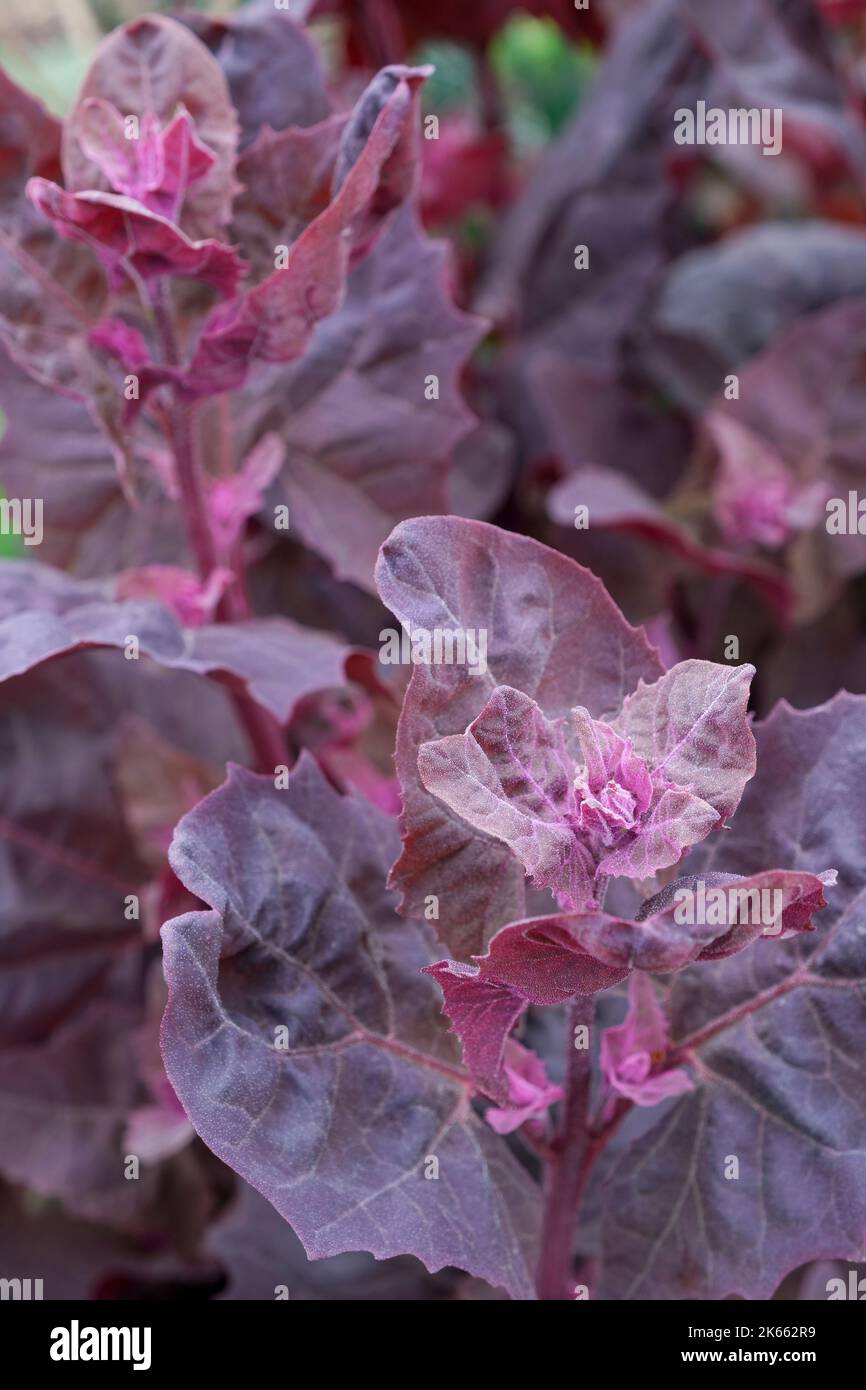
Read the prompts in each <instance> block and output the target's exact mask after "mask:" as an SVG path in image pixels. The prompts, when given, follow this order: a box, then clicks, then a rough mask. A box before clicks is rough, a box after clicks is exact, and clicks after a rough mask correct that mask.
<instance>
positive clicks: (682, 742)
mask: <svg viewBox="0 0 866 1390" xmlns="http://www.w3.org/2000/svg"><path fill="white" fill-rule="evenodd" d="M754 674H755V668H754V666H722V665H719V664H718V663H716V662H712V661H681V662H679V664H678V665H676V666H675V667H674V668H673V670H671V671H666V672H665V674H664V675H663V676H662V677H661V679H660V680H658V681H655V682H654V683H653V684H652V685H648V684H647V683H646V682H645V681H643V680H641V681H640V683H639V685H638V688H637V690H635V691H634V693H633V694H630V695H628V696H627V697H626V700H625V703H624V704H623V708H622V712H621V713H620V714H619V715H617V718H616V719H615V720H614V728H615V729H616V730H617V732H618V733H620V734H622V735H623V736H624V737H626V738H630V739H631V741H632V745H633V747H634V750H635V752H636V753H638V754H640V756H641V757H643V758H645V759H646V761H647V763H648V764H649V765H650V766H651V767H653V768H654V769H655V770H656V771H658V772H663V773H664V775H665V776H666V777H667V778H668V779H669V780H670V781H671V782H675V783H676V784H677V785H678V786H679V787H687V788H688V789H689V790H690V791H692V792H694V793H695V795H696V796H699V797H701V798H702V800H704V801H705V802H707V803H709V805H710V806H712V807H713V809H714V810H715V811H716V812H717V813H718V816H719V820H720V821H724V820H726V819H727V818H728V817H729V816H732V815H733V813H734V811H735V810H736V809H737V806H738V805H739V802H740V797H741V796H742V794H743V788H744V787H745V785H746V783H747V781H748V780H749V778H750V777H752V776H753V775H754V772H755V738H754V735H753V733H752V731H751V729H750V728H749V723H748V720H747V718H746V706H747V704H748V700H749V686H750V684H751V680H752V677H753V676H754Z"/></svg>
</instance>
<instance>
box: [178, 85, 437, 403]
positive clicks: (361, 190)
mask: <svg viewBox="0 0 866 1390" xmlns="http://www.w3.org/2000/svg"><path fill="white" fill-rule="evenodd" d="M428 73H429V69H427V68H393V69H391V68H388V69H385V70H384V71H383V73H381V74H379V77H378V78H375V79H374V81H373V83H372V84H371V88H372V96H373V110H374V111H375V113H376V114H375V119H374V121H373V124H372V126H371V127H370V128H369V130H367V129H366V127H365V125H364V122H365V121H366V119H367V118H368V116H369V115H371V114H372V112H371V110H370V108H369V106H368V104H367V103H368V100H369V99H370V89H368V92H367V93H366V94H365V95H364V96H362V98H361V101H360V103H359V105H358V108H356V111H355V112H354V113H353V116H352V117H351V118H350V120H349V123H348V125H347V127H346V130H345V131H344V134H343V151H344V152H345V160H344V161H343V163H341V160H340V157H338V167H339V169H340V170H341V172H342V180H341V181H337V180H335V187H334V196H333V199H332V201H331V203H330V204H329V205H328V207H327V208H326V209H325V210H324V212H322V213H320V214H319V216H318V217H317V218H316V219H315V220H314V221H313V222H311V223H310V225H309V226H308V227H307V228H306V229H305V230H304V231H303V232H302V233H301V235H300V236H299V238H298V240H297V241H296V242H295V243H294V245H293V246H292V247H291V248H290V254H289V264H288V265H287V266H286V267H285V268H283V269H280V270H275V271H273V272H272V273H271V274H270V275H269V276H268V277H267V279H265V280H263V281H262V283H261V284H260V285H257V286H256V287H255V289H252V290H249V291H248V292H247V293H246V294H245V295H243V296H242V298H241V299H240V300H239V301H238V302H237V303H236V304H235V305H232V306H227V307H226V308H224V309H221V310H217V311H216V312H215V314H214V315H213V316H212V318H211V320H210V323H209V325H205V330H204V333H203V335H202V338H201V341H200V342H199V345H198V347H197V349H196V352H195V355H194V357H193V360H192V363H191V365H190V368H189V371H188V376H187V385H188V389H189V391H190V392H191V393H192V394H194V395H199V394H200V395H210V394H213V393H215V392H216V393H218V392H221V391H227V390H231V389H234V388H236V387H238V386H240V385H242V384H243V381H244V379H245V377H246V373H247V370H248V368H249V367H250V365H251V364H252V363H253V362H254V361H260V362H290V361H292V359H293V358H295V357H299V356H300V354H301V353H302V352H303V351H304V349H305V347H306V346H307V343H308V342H309V339H310V335H311V333H312V331H313V328H314V327H315V325H316V324H317V323H318V322H319V320H320V319H324V318H327V317H328V315H329V314H332V313H333V312H334V310H335V309H337V308H339V306H340V304H341V303H342V300H343V297H344V295H345V291H346V275H347V272H348V270H349V267H350V265H351V261H352V256H353V253H355V252H356V251H357V250H358V249H359V247H358V242H359V238H363V239H364V240H365V241H366V240H368V239H369V235H370V232H369V227H368V226H367V224H368V222H369V220H370V218H371V217H373V218H374V219H375V218H376V217H377V216H378V217H381V216H382V215H383V214H384V213H385V212H387V211H389V210H390V209H391V208H392V207H393V206H394V205H395V203H396V201H398V200H399V198H400V197H405V195H406V194H407V193H408V191H409V180H410V174H411V170H412V168H413V167H414V165H413V162H412V161H411V160H410V159H409V156H408V153H407V147H408V146H409V144H410V142H414V140H415V138H416V137H415V131H414V126H415V116H416V93H417V90H418V88H419V86H420V84H421V83H422V82H423V81H424V79H425V77H427V76H428ZM383 80H384V82H385V86H384V87H382V85H381V84H382V81H383ZM361 130H364V133H365V134H366V136H367V138H366V139H365V140H363V143H362V141H361V136H360V132H361ZM412 147H413V148H414V144H413V145H412Z"/></svg>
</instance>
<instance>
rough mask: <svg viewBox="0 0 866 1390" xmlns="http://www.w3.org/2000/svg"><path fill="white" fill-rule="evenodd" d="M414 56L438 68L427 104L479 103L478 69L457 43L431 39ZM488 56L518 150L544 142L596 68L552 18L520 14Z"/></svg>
mask: <svg viewBox="0 0 866 1390" xmlns="http://www.w3.org/2000/svg"><path fill="white" fill-rule="evenodd" d="M414 59H415V60H416V61H418V62H423V63H432V64H433V65H434V67H435V69H436V71H435V73H434V75H433V77H432V78H431V79H430V81H429V82H428V83H427V85H426V87H425V107H426V109H427V110H428V111H435V112H436V113H437V114H440V115H442V114H446V115H447V114H448V113H449V112H456V111H458V110H461V109H462V110H466V109H469V110H471V109H472V108H473V107H477V104H478V99H479V87H480V83H479V74H478V69H477V63H476V60H475V58H474V57H473V55H472V54H471V53H470V51H469V50H468V49H466V48H463V47H461V46H460V45H459V44H455V43H447V42H444V41H443V42H430V43H426V44H424V45H422V47H421V48H420V50H419V51H418V53H417V54H416V55H414ZM488 61H489V64H490V68H491V70H492V73H493V76H494V77H495V80H496V83H497V85H498V87H499V92H500V97H501V101H502V106H503V113H504V118H505V122H506V125H507V127H508V129H509V132H510V134H511V137H512V140H513V142H514V145H515V147H516V149H517V150H518V152H520V153H526V152H531V151H532V150H534V149H537V148H538V147H540V146H542V145H545V144H547V143H548V141H549V140H550V139H551V137H552V136H555V135H557V134H558V133H559V131H560V130H561V129H562V128H563V126H564V125H566V124H567V122H568V121H569V119H570V118H571V116H572V115H573V114H574V112H575V110H576V109H577V107H578V106H579V105H580V102H581V101H582V99H583V95H584V93H585V91H586V87H587V84H588V82H589V80H590V78H591V77H592V75H593V72H594V71H595V66H596V58H595V54H594V53H593V51H592V49H591V48H590V47H589V46H588V45H581V46H579V47H576V46H575V45H574V44H572V43H570V42H569V41H568V39H567V38H566V37H565V35H564V34H563V32H562V30H561V29H560V28H559V25H558V24H556V23H555V21H554V20H552V19H534V18H532V17H531V16H529V15H524V14H518V15H516V16H515V17H514V18H513V19H511V20H510V21H509V22H508V24H506V25H505V26H504V27H503V28H502V29H501V30H500V32H499V33H498V34H497V36H496V38H495V39H494V40H493V42H492V43H491V45H490V50H489V54H488Z"/></svg>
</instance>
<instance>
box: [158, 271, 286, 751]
mask: <svg viewBox="0 0 866 1390" xmlns="http://www.w3.org/2000/svg"><path fill="white" fill-rule="evenodd" d="M150 301H151V305H152V308H153V314H154V319H155V322H156V329H157V333H158V335H159V339H160V343H161V346H162V352H163V356H164V358H165V361H166V363H167V364H168V365H169V366H170V367H177V366H179V365H180V353H179V350H178V344H177V335H176V334H175V330H174V319H173V317H172V312H171V305H170V303H169V299H168V294H167V291H166V286H165V284H164V283H163V282H160V283H159V284H157V285H156V286H154V287H153V288H152V289H151V292H150ZM169 437H170V440H171V445H172V448H173V450H174V461H175V468H176V471H177V484H178V490H179V491H180V500H181V506H182V508H183V514H184V519H185V521H186V530H187V536H188V538H189V544H190V549H191V550H192V553H193V556H194V558H195V563H196V568H197V569H198V573H199V578H200V579H201V581H202V583H203V584H206V583H207V581H208V579H209V578H210V576H211V574H212V573H213V571H214V569H216V565H217V555H216V548H215V546H214V540H213V533H212V531H211V528H210V522H209V520H208V515H207V507H206V505H205V492H204V487H205V485H204V477H203V473H202V467H201V460H200V458H199V451H198V430H197V417H196V412H195V408H194V406H193V405H192V404H191V403H190V402H189V401H185V400H183V399H182V397H181V396H180V393H179V392H178V391H177V390H175V391H174V393H173V400H172V407H171V412H170V415H169ZM235 575H236V578H235V582H234V583H233V584H232V585H231V588H230V590H229V592H228V593H227V594H226V596H225V600H224V602H223V604H221V605H220V608H219V610H218V611H217V621H218V622H226V621H242V620H243V619H244V618H248V617H249V616H250V607H249V602H248V599H247V594H246V584H245V578H244V572H243V558H242V555H241V551H240V547H238V549H237V553H236V556H235ZM232 699H233V700H234V704H235V708H236V709H237V712H238V714H239V716H240V718H241V720H242V722H243V724H244V727H245V728H246V731H247V733H248V735H249V738H250V742H251V743H252V746H253V751H254V753H255V757H256V763H257V766H258V768H259V771H260V772H265V773H271V774H273V772H274V769H275V768H277V767H281V766H284V765H287V763H288V760H289V759H288V751H287V748H286V741H285V738H284V737H283V732H282V729H281V728H280V725H279V724H278V723H277V721H276V719H274V717H273V715H272V714H270V713H269V712H268V710H266V709H263V708H262V706H261V705H260V704H259V703H258V701H256V700H254V699H253V697H252V696H251V695H250V694H248V692H247V691H245V690H238V689H232Z"/></svg>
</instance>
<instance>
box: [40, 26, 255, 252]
mask: <svg viewBox="0 0 866 1390" xmlns="http://www.w3.org/2000/svg"><path fill="white" fill-rule="evenodd" d="M93 100H98V101H100V102H107V103H108V104H109V105H111V106H113V107H115V108H116V110H118V111H120V112H122V113H123V115H124V116H137V117H138V118H139V120H140V121H141V122H143V121H144V118H145V117H147V116H155V117H156V118H157V119H158V120H159V122H160V124H161V125H162V126H167V125H168V124H169V123H170V122H171V121H172V120H173V119H174V117H175V115H176V114H177V111H178V108H179V107H184V108H185V109H186V110H187V111H188V112H190V113H191V115H192V120H193V124H194V126H195V139H196V143H197V144H198V145H199V146H201V147H203V148H204V149H205V150H207V151H209V152H210V155H211V156H212V157H213V166H212V168H211V169H210V171H209V172H208V173H207V174H204V175H203V177H201V178H199V179H198V180H197V181H196V182H195V183H193V184H192V185H191V187H190V188H189V190H188V192H187V194H186V197H185V200H184V208H183V216H182V226H183V229H184V231H185V232H186V233H187V235H188V236H189V237H190V238H192V239H193V240H197V239H200V238H206V237H211V236H213V235H215V234H216V233H217V232H218V231H219V229H220V228H221V227H224V226H225V225H226V223H227V222H228V221H229V218H230V216H231V206H232V199H233V198H234V194H235V191H236V184H235V179H234V167H235V155H236V151H237V138H238V126H237V116H236V115H235V112H234V109H233V107H232V103H231V98H230V96H229V90H228V86H227V84H226V80H225V77H224V76H223V74H222V72H221V71H220V68H219V65H218V64H217V63H216V62H215V61H214V59H213V58H212V57H211V55H210V54H209V53H208V51H207V49H206V48H205V46H204V44H202V43H200V42H199V40H198V39H196V38H194V37H193V35H192V34H191V33H190V32H189V30H188V29H185V28H184V27H183V26H182V25H180V24H177V23H175V21H174V20H172V19H167V18H164V17H163V16H161V15H148V16H146V17H145V18H143V19H133V20H131V21H130V22H129V23H128V24H124V25H122V26H121V27H120V28H118V29H115V30H114V32H113V33H111V34H109V35H108V37H107V38H105V39H104V40H103V42H102V43H101V44H100V46H99V48H98V50H97V52H96V56H95V58H94V60H93V63H92V64H91V67H90V70H89V72H88V74H87V76H86V78H85V79H84V84H83V86H82V88H81V91H80V93H79V96H78V102H77V104H76V106H75V107H74V109H73V111H72V113H71V115H70V117H69V119H68V120H67V121H66V123H65V126H64V132H63V173H64V182H65V185H66V188H67V189H68V190H69V191H70V192H71V193H80V192H83V191H85V190H97V191H102V192H106V191H107V190H108V189H109V187H110V183H109V180H108V179H107V178H106V177H105V174H104V173H103V170H102V168H101V167H100V163H99V162H97V161H96V160H94V159H93V158H92V157H91V154H90V153H89V152H88V148H87V145H88V136H89V134H90V129H91V125H90V123H91V121H92V115H91V113H92V109H93V108H92V106H91V102H92V101H93Z"/></svg>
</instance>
